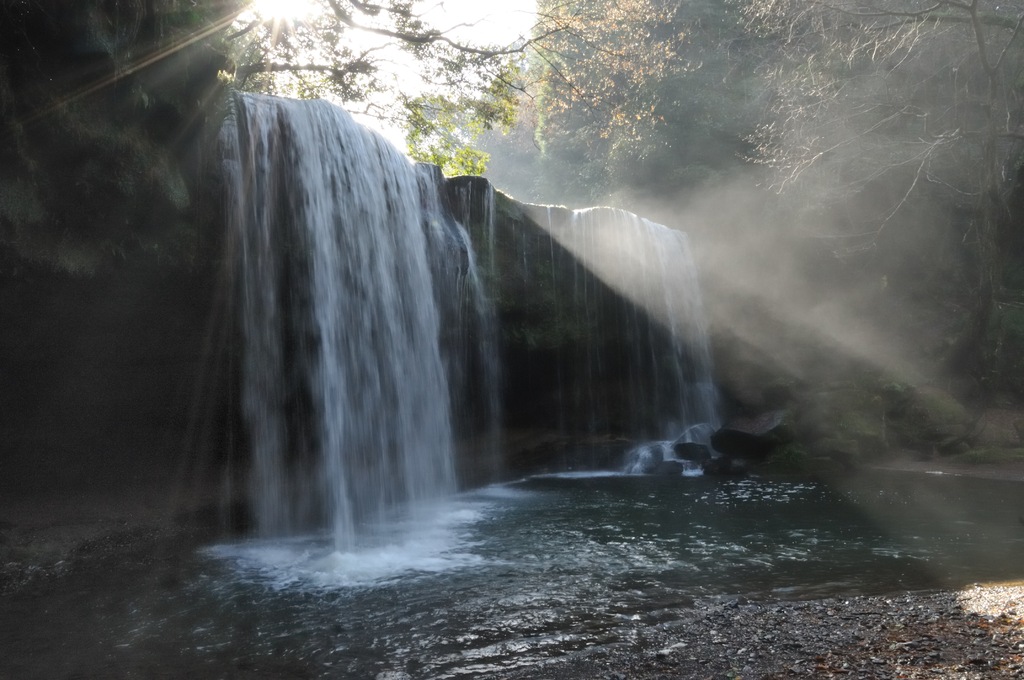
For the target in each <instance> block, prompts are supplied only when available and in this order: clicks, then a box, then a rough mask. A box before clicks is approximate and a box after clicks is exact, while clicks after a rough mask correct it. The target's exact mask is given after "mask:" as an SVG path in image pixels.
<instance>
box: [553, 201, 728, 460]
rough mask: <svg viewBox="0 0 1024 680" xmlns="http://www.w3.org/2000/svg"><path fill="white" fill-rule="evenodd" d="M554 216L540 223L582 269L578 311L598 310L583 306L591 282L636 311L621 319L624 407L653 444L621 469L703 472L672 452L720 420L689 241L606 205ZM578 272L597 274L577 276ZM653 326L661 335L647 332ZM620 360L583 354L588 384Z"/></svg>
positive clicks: (701, 440) (700, 438)
mask: <svg viewBox="0 0 1024 680" xmlns="http://www.w3.org/2000/svg"><path fill="white" fill-rule="evenodd" d="M560 217H561V219H554V218H553V211H552V209H548V210H547V211H546V218H547V219H546V224H547V227H548V230H549V232H550V234H551V237H552V239H553V240H554V241H556V242H557V243H558V244H559V245H561V246H562V247H563V248H565V249H566V250H567V251H568V252H569V253H571V254H572V256H573V257H574V259H575V260H576V261H578V263H579V265H578V266H577V270H576V271H577V273H576V274H575V281H574V291H575V292H574V297H577V298H582V308H583V309H588V308H592V307H594V306H595V304H596V301H595V300H588V297H591V296H593V295H594V293H593V290H592V289H593V288H594V281H600V282H601V283H602V284H604V285H606V286H608V287H609V288H611V289H612V290H614V291H615V292H616V293H618V294H619V295H621V296H622V297H623V298H624V299H626V300H628V301H629V302H630V303H631V304H632V310H631V314H630V315H629V316H628V318H626V319H625V320H624V322H625V323H626V324H627V326H628V329H627V331H626V336H627V337H628V338H629V340H630V342H629V343H628V344H629V346H628V351H629V353H630V355H631V356H630V357H629V360H628V363H629V365H630V366H631V367H633V368H632V369H631V370H630V372H629V379H628V388H627V389H628V391H629V393H630V397H631V398H630V401H631V402H633V403H634V404H637V405H638V406H635V407H634V408H638V409H642V411H643V414H644V416H645V418H644V419H645V420H646V421H647V422H648V423H650V422H652V421H653V427H652V426H651V425H650V424H649V425H648V426H647V429H646V431H641V432H639V433H640V434H644V435H646V436H647V437H649V438H652V439H654V440H655V441H652V442H649V443H645V444H641V445H640V446H638V447H636V448H634V449H633V450H631V451H630V452H628V453H627V457H626V463H625V471H627V472H649V471H651V470H653V469H655V468H656V467H657V466H658V465H659V464H660V463H662V462H663V461H674V462H676V463H678V466H677V467H675V468H672V469H681V470H682V471H683V472H684V474H687V473H691V472H695V473H697V474H699V471H700V464H699V462H694V461H690V460H679V459H678V458H677V457H676V453H675V450H676V447H677V446H678V445H679V444H680V443H689V444H698V445H703V446H707V445H709V443H710V434H711V433H712V432H714V430H715V429H717V428H718V426H719V425H720V419H719V415H718V393H717V389H716V388H715V384H714V380H713V374H712V362H711V352H710V348H709V342H708V332H707V322H706V317H705V315H704V309H703V303H702V300H701V294H700V285H699V281H698V276H697V269H696V265H695V263H694V260H693V256H692V254H691V251H690V246H689V241H688V238H687V235H686V234H685V233H682V232H679V231H676V230H673V229H669V228H667V227H665V226H663V225H660V224H656V223H654V222H651V221H649V220H646V219H643V218H641V217H638V216H637V215H634V214H632V213H629V212H626V211H622V210H616V209H610V208H591V209H587V210H575V211H572V212H570V213H568V215H567V216H565V215H561V216H560ZM580 267H582V268H584V269H585V270H586V271H587V272H588V273H589V274H592V275H593V276H580V275H579V268H580ZM652 319H653V320H654V321H655V322H656V325H658V326H659V328H657V329H655V328H651V320H652ZM616 359H617V358H615V357H610V356H606V355H604V354H602V352H601V351H600V348H599V347H596V346H595V347H588V349H587V355H586V357H585V365H586V373H585V374H586V375H587V380H588V381H596V380H597V379H598V378H597V377H596V376H598V375H599V374H600V373H601V372H602V371H604V370H605V366H606V365H608V364H610V363H614V362H615V361H616ZM575 394H576V395H579V394H580V391H579V390H577V391H576V392H575ZM584 394H585V393H584ZM585 398H586V397H584V399H585ZM577 399H579V397H578V396H577ZM644 419H641V420H644Z"/></svg>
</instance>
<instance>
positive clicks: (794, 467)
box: [761, 442, 810, 473]
mask: <svg viewBox="0 0 1024 680" xmlns="http://www.w3.org/2000/svg"><path fill="white" fill-rule="evenodd" d="M809 461H810V457H809V456H808V454H807V451H806V450H805V449H804V447H803V446H801V445H800V444H798V443H796V442H791V443H789V444H785V445H783V446H780V447H779V448H777V449H776V450H775V451H774V452H773V453H772V455H771V457H770V458H769V459H768V461H767V462H766V463H765V464H764V465H763V466H762V468H761V469H762V470H764V471H765V472H767V473H794V472H806V471H807V469H808V465H809Z"/></svg>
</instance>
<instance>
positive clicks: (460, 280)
mask: <svg viewBox="0 0 1024 680" xmlns="http://www.w3.org/2000/svg"><path fill="white" fill-rule="evenodd" d="M224 134H225V136H226V137H227V139H226V141H225V147H226V151H225V156H226V158H227V159H228V160H227V161H226V164H227V167H226V175H227V177H228V184H229V186H228V194H229V195H228V200H229V205H228V210H229V213H230V221H231V222H232V225H233V231H234V234H235V237H236V239H237V248H238V259H239V262H240V273H239V282H238V288H239V297H240V305H241V310H240V317H241V319H242V322H241V326H242V328H241V331H242V336H243V338H242V339H243V342H244V355H243V360H242V375H243V380H242V383H243V384H242V404H241V406H242V412H243V415H244V418H245V421H246V424H247V429H248V433H249V449H250V450H251V455H252V474H251V495H252V498H253V503H254V512H255V516H256V517H255V518H256V523H257V526H258V528H259V531H260V532H261V533H262V534H263V535H281V534H288V533H293V532H297V531H307V530H310V529H318V528H324V527H326V528H328V529H329V530H330V531H332V532H333V536H334V543H335V546H336V547H337V549H339V550H344V549H350V548H351V547H353V546H354V544H355V543H356V541H357V540H360V538H361V537H362V536H363V535H364V533H365V531H364V529H363V527H365V526H367V525H372V524H373V523H374V522H376V521H377V520H379V519H381V518H382V517H384V516H386V515H387V514H388V513H390V512H392V511H394V509H396V508H402V507H408V506H409V505H410V504H413V505H414V504H417V503H421V502H427V501H430V500H433V499H436V498H439V497H441V496H444V495H446V494H450V493H451V492H452V491H454V490H455V488H456V470H455V464H454V460H453V447H454V437H455V435H454V433H453V411H457V410H458V406H457V404H458V403H460V399H459V398H458V397H455V396H453V394H452V392H451V388H452V383H453V382H458V383H460V386H462V387H464V386H465V383H466V381H467V380H468V379H467V378H466V377H465V376H461V377H460V376H459V375H457V374H458V373H459V371H460V370H462V369H461V368H459V367H461V366H462V363H461V361H458V360H455V359H453V358H451V357H448V356H446V347H445V344H446V342H445V339H446V338H448V336H450V335H452V333H453V331H452V327H453V326H457V327H458V329H459V330H458V331H457V332H462V333H465V332H468V331H466V328H467V325H466V324H465V323H461V324H460V323H459V322H458V321H457V320H456V321H453V320H452V319H450V318H448V317H450V316H452V315H458V316H464V315H465V310H464V309H463V305H461V304H459V303H458V302H455V303H452V304H449V303H448V302H446V301H458V300H462V299H467V297H468V298H471V299H472V304H471V306H472V307H473V308H474V309H477V310H479V309H480V305H481V304H483V303H482V300H481V297H480V296H479V295H476V294H475V293H474V292H473V290H472V289H473V285H472V281H473V280H475V273H474V270H473V264H474V263H473V258H472V251H471V250H470V249H469V243H468V237H467V236H466V235H465V232H464V230H462V228H461V226H460V225H458V224H457V223H455V222H454V220H453V219H452V218H451V217H450V216H448V215H446V214H445V212H444V211H443V210H442V209H441V207H440V205H439V200H438V190H437V184H438V181H439V178H438V176H437V171H436V168H431V167H428V166H417V165H416V164H414V163H412V162H411V161H410V160H409V159H408V158H406V157H405V156H403V155H402V154H401V153H400V152H398V151H397V150H396V149H395V148H394V147H392V146H391V145H390V144H389V143H388V142H387V141H386V140H384V139H383V138H382V137H381V136H380V135H378V134H376V133H374V132H371V131H369V130H367V129H365V128H363V127H362V126H360V125H359V124H357V123H356V122H355V121H354V120H353V119H352V118H351V117H350V116H349V114H347V113H346V112H345V111H343V110H341V109H339V108H337V107H335V106H333V105H331V104H329V103H327V102H323V101H292V100H287V99H279V98H273V97H264V96H255V95H242V96H239V97H238V98H237V99H236V107H235V112H234V116H233V120H231V121H229V124H228V125H227V126H225V133H224ZM467 281H469V282H470V283H469V284H467ZM467 290H468V291H469V292H467ZM439 301H440V302H441V303H442V304H439ZM485 316H486V314H485ZM483 325H484V324H480V326H481V327H482V326H483ZM448 344H456V345H461V349H458V348H457V349H456V350H454V351H462V352H465V351H466V349H465V347H466V346H469V344H471V343H469V342H468V341H466V340H465V339H464V338H463V339H461V340H458V341H457V342H454V343H448ZM457 369H458V370H457ZM485 377H486V378H487V379H490V378H491V376H485ZM453 404H454V405H453Z"/></svg>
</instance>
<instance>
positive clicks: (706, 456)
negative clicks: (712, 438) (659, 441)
mask: <svg viewBox="0 0 1024 680" xmlns="http://www.w3.org/2000/svg"><path fill="white" fill-rule="evenodd" d="M672 451H673V452H675V454H676V458H679V459H680V460H690V461H693V462H695V463H704V462H705V461H708V460H711V449H709V448H708V447H706V446H704V445H703V444H697V443H695V442H680V441H678V440H677V441H675V442H674V443H673V444H672Z"/></svg>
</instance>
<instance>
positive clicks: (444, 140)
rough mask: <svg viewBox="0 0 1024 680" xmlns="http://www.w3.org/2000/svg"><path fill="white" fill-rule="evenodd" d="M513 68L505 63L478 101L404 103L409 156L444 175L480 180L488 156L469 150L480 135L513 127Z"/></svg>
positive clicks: (420, 99) (439, 98) (437, 98)
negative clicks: (433, 166)
mask: <svg viewBox="0 0 1024 680" xmlns="http://www.w3.org/2000/svg"><path fill="white" fill-rule="evenodd" d="M515 68H516V67H515V65H514V64H513V63H508V64H506V66H505V68H504V69H503V71H502V73H501V74H500V75H499V76H498V77H496V78H494V79H493V80H492V82H491V84H490V86H488V87H487V89H486V90H485V91H483V92H482V93H481V94H480V96H478V97H460V98H457V99H454V100H453V99H449V98H447V97H444V96H442V95H424V96H421V97H413V98H408V99H406V100H405V107H406V111H407V128H406V144H407V146H408V153H409V155H410V156H412V158H414V159H415V160H418V161H421V162H424V163H433V164H434V165H437V166H440V167H441V170H442V171H443V172H444V174H446V175H449V176H451V175H482V174H483V173H484V171H485V170H486V169H487V161H488V159H489V157H490V156H489V154H487V153H486V152H484V151H481V150H479V149H475V148H473V145H474V144H475V142H476V141H477V139H478V138H479V137H480V135H481V134H483V133H484V132H486V131H488V130H493V129H495V128H498V129H502V130H507V129H508V128H509V127H510V126H511V125H512V123H513V122H514V120H515V107H516V98H515V95H514V91H513V89H512V88H511V86H510V83H511V82H512V77H513V75H514V71H515Z"/></svg>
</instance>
